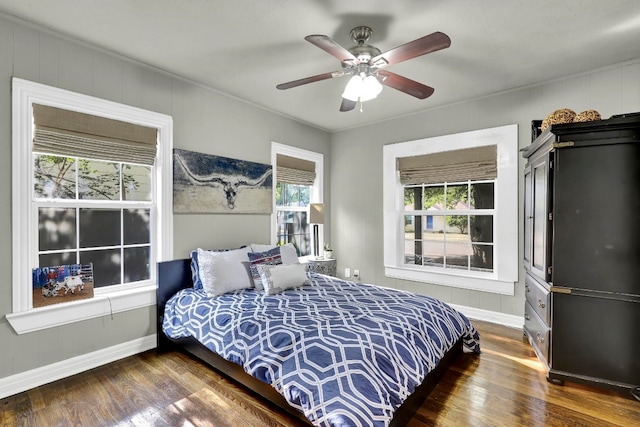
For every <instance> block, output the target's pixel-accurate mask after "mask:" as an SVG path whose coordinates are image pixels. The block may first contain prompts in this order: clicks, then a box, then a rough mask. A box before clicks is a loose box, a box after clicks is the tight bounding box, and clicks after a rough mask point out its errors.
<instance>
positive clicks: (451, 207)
mask: <svg viewBox="0 0 640 427" xmlns="http://www.w3.org/2000/svg"><path fill="white" fill-rule="evenodd" d="M494 187H495V185H494V182H493V181H468V182H464V183H452V184H448V183H443V184H437V185H409V186H405V188H404V199H405V212H404V224H405V229H404V231H405V237H404V238H405V256H404V262H405V264H414V265H423V266H428V267H432V268H450V269H458V270H475V271H487V272H492V271H493V245H494V237H493V219H494Z"/></svg>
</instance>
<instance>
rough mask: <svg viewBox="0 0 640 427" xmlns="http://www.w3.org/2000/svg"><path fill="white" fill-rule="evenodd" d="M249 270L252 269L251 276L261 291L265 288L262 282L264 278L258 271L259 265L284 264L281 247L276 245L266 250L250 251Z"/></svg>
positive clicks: (255, 285)
mask: <svg viewBox="0 0 640 427" xmlns="http://www.w3.org/2000/svg"><path fill="white" fill-rule="evenodd" d="M247 255H248V256H249V270H251V278H252V279H253V286H254V287H255V288H256V289H257V290H258V291H261V290H263V289H264V286H263V284H262V278H261V277H260V272H259V271H258V265H263V264H266V265H278V264H282V257H281V255H280V248H279V247H275V248H273V249H270V250H268V251H266V252H249V253H248V254H247Z"/></svg>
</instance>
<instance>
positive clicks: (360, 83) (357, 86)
mask: <svg viewBox="0 0 640 427" xmlns="http://www.w3.org/2000/svg"><path fill="white" fill-rule="evenodd" d="M380 92H382V84H381V83H380V81H379V80H378V79H377V78H376V77H375V76H373V75H369V76H367V75H365V74H364V73H361V74H359V75H355V76H353V77H351V79H349V82H348V83H347V86H346V87H345V88H344V92H342V97H343V98H344V99H348V100H349V101H354V102H357V101H360V102H365V101H369V100H371V99H374V98H375V97H377V96H378V95H379V94H380Z"/></svg>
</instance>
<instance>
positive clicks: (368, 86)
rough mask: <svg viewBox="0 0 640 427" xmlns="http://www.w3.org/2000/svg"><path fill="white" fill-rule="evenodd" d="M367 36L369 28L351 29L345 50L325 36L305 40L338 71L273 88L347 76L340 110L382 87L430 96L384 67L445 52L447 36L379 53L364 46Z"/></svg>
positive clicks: (436, 35) (425, 88) (432, 36)
mask: <svg viewBox="0 0 640 427" xmlns="http://www.w3.org/2000/svg"><path fill="white" fill-rule="evenodd" d="M371 34H372V30H371V28H369V27H365V26H360V27H356V28H354V29H353V30H351V33H350V34H349V36H350V37H351V40H352V41H353V42H354V43H356V45H355V46H353V47H351V48H349V49H345V48H344V47H342V46H340V45H339V44H338V43H336V42H335V41H333V40H332V39H331V38H330V37H328V36H323V35H311V36H307V37H305V40H307V41H308V42H310V43H312V44H314V45H316V46H318V47H319V48H320V49H322V50H324V51H326V52H328V53H329V54H331V55H333V56H335V57H336V58H338V59H339V60H340V63H341V65H342V70H339V71H332V72H328V73H323V74H318V75H316V76H311V77H306V78H304V79H299V80H293V81H290V82H287V83H281V84H279V85H277V86H276V87H277V88H278V89H291V88H293V87H297V86H302V85H305V84H308V83H314V82H319V81H322V80H327V79H331V78H334V77H342V76H347V75H350V76H352V77H351V79H350V80H349V83H348V84H347V86H346V88H345V90H344V92H343V94H342V104H341V105H340V111H350V110H353V109H354V108H355V106H356V103H357V102H358V101H360V102H361V103H362V102H364V101H368V100H370V99H373V98H375V97H376V96H378V94H379V93H380V91H381V90H382V85H384V86H389V87H392V88H394V89H396V90H399V91H401V92H404V93H407V94H409V95H411V96H415V97H416V98H419V99H425V98H427V97H429V96H431V94H433V91H434V89H433V88H432V87H430V86H427V85H424V84H422V83H418V82H416V81H414V80H411V79H408V78H406V77H403V76H400V75H398V74H395V73H392V72H390V71H387V70H386V69H385V68H386V67H388V66H390V65H393V64H397V63H399V62H402V61H406V60H408V59H411V58H415V57H417V56H420V55H424V54H427V53H431V52H435V51H438V50H441V49H446V48H448V47H449V46H450V45H451V39H450V38H449V36H447V35H446V34H444V33H441V32H435V33H433V34H429V35H428V36H424V37H421V38H419V39H416V40H414V41H411V42H409V43H405V44H403V45H401V46H398V47H396V48H393V49H391V50H388V51H386V52H384V53H381V52H380V49H378V48H377V47H375V46H371V45H368V44H367V41H368V40H369V37H371Z"/></svg>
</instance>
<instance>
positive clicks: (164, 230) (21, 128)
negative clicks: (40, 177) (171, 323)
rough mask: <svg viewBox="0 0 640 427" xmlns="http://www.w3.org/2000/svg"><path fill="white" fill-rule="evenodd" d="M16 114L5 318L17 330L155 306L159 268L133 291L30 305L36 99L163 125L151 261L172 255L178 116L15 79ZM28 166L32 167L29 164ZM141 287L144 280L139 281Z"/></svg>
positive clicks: (160, 127)
mask: <svg viewBox="0 0 640 427" xmlns="http://www.w3.org/2000/svg"><path fill="white" fill-rule="evenodd" d="M12 90H13V99H12V104H13V106H12V108H13V118H12V151H13V156H12V157H13V158H12V168H13V172H12V178H13V186H12V294H13V298H12V313H11V314H7V315H6V318H7V320H8V321H9V323H10V324H11V326H12V327H13V328H14V329H15V331H16V332H17V333H18V334H23V333H27V332H32V331H37V330H41V329H46V328H50V327H54V326H60V325H65V324H68V323H72V322H77V321H81V320H85V319H90V318H94V317H100V316H105V315H110V314H113V313H117V312H122V311H127V310H133V309H136V308H141V307H147V306H151V305H154V304H155V299H156V297H155V292H156V269H155V265H152V266H151V271H150V273H151V278H150V280H149V281H147V283H145V284H142V286H138V287H135V288H133V289H126V290H121V289H120V290H117V291H112V292H108V291H106V292H97V293H96V295H95V296H94V297H93V298H88V299H84V300H79V301H75V302H70V303H62V304H55V305H52V306H46V307H40V308H35V309H34V308H32V307H31V295H32V287H31V274H30V272H31V269H32V267H33V266H34V265H35V264H34V263H35V260H34V259H33V257H34V256H35V255H34V254H35V247H37V239H38V233H37V230H33V229H32V227H31V226H30V219H32V218H35V217H36V216H35V215H36V214H37V212H34V211H35V207H34V204H33V203H32V194H33V173H32V169H33V161H32V150H31V147H32V141H33V119H32V117H33V107H32V105H33V104H34V103H37V104H42V105H48V106H52V107H57V108H62V109H67V110H73V111H78V112H81V113H87V114H92V115H96V116H101V117H106V118H110V119H114V120H121V121H125V122H130V123H135V124H139V125H142V126H148V127H154V128H156V129H158V146H159V150H158V156H157V158H156V163H155V168H154V169H155V174H156V176H155V183H156V185H158V186H159V187H160V189H161V191H159V192H158V193H157V194H156V206H157V207H158V208H157V209H156V212H155V220H153V221H152V226H151V233H152V234H153V236H154V237H155V241H157V242H158V244H157V246H156V247H155V248H152V257H151V258H152V260H155V262H159V261H164V260H169V259H171V258H172V257H173V192H172V181H173V169H172V163H171V162H172V149H173V119H172V118H171V116H168V115H165V114H160V113H156V112H152V111H147V110H143V109H139V108H136V107H131V106H128V105H124V104H120V103H116V102H112V101H107V100H104V99H99V98H95V97H92V96H88V95H83V94H79V93H75V92H71V91H67V90H64V89H58V88H54V87H51V86H47V85H43V84H40V83H35V82H30V81H27V80H23V79H19V78H15V77H14V78H13V89H12ZM26 165H31V166H29V167H26ZM138 285H140V284H138Z"/></svg>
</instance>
